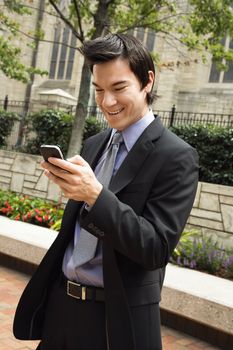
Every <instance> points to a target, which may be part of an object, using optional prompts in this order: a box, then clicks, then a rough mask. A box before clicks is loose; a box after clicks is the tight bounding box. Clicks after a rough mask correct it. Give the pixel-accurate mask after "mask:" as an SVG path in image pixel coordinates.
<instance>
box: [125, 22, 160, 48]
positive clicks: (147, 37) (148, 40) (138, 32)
mask: <svg viewBox="0 0 233 350" xmlns="http://www.w3.org/2000/svg"><path fill="white" fill-rule="evenodd" d="M128 33H129V34H131V35H134V36H135V37H136V38H137V39H138V40H140V41H141V42H142V43H143V44H144V45H145V46H146V47H147V49H148V50H149V51H150V52H152V51H153V50H154V45H155V32H153V31H152V30H151V29H148V28H147V29H144V28H137V29H134V30H133V29H132V30H130V31H129V32H128Z"/></svg>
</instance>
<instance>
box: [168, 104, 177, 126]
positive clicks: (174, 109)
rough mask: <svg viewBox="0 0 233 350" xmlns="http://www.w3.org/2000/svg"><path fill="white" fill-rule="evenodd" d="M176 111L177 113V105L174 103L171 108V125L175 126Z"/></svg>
mask: <svg viewBox="0 0 233 350" xmlns="http://www.w3.org/2000/svg"><path fill="white" fill-rule="evenodd" d="M175 113H176V106H175V105H173V106H172V109H171V119H170V125H169V127H170V126H173V122H174V118H175Z"/></svg>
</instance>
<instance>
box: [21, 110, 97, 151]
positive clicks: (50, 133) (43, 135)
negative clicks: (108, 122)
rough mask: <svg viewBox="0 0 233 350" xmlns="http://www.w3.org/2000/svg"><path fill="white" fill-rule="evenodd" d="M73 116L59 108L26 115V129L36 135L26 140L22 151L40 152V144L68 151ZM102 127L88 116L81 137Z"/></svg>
mask: <svg viewBox="0 0 233 350" xmlns="http://www.w3.org/2000/svg"><path fill="white" fill-rule="evenodd" d="M72 124H73V116H71V115H70V114H67V113H66V112H63V111H59V110H52V109H50V110H42V111H40V112H37V113H33V114H30V115H29V116H28V117H27V125H28V130H27V134H29V133H30V132H35V133H36V136H35V137H34V138H33V139H31V140H30V139H29V140H28V141H27V144H26V146H25V147H24V148H23V151H24V152H27V153H31V154H40V145H42V144H51V145H59V146H60V147H61V149H62V151H63V153H64V154H66V153H67V151H68V146H69V140H70V136H71V129H72ZM102 129H103V127H102V124H101V123H100V122H99V121H98V120H97V119H96V118H95V117H88V118H87V119H86V121H85V126H84V133H83V139H84V140H85V139H86V138H88V137H90V136H92V135H95V134H97V133H98V132H100V131H101V130H102Z"/></svg>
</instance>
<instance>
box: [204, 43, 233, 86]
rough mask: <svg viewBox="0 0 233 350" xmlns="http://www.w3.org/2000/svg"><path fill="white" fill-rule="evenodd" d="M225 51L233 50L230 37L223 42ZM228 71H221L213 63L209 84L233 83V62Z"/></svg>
mask: <svg viewBox="0 0 233 350" xmlns="http://www.w3.org/2000/svg"><path fill="white" fill-rule="evenodd" d="M222 45H224V47H225V49H226V50H228V49H233V40H232V39H231V38H230V37H227V38H225V39H224V40H223V41H222ZM228 67H229V68H228V70H227V71H219V70H218V69H217V67H216V64H215V63H214V62H213V63H212V66H211V70H210V77H209V83H233V62H229V63H228Z"/></svg>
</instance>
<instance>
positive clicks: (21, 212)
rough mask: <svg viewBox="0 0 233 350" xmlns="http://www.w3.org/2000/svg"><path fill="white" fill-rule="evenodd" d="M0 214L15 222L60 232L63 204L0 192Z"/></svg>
mask: <svg viewBox="0 0 233 350" xmlns="http://www.w3.org/2000/svg"><path fill="white" fill-rule="evenodd" d="M0 214H1V215H4V216H7V217H9V218H10V219H13V220H20V221H24V222H28V223H31V224H35V225H39V226H43V227H48V228H52V229H54V230H59V228H60V223H61V218H62V215H63V208H62V204H61V203H56V202H48V201H45V200H43V199H40V198H30V197H29V196H26V195H19V194H17V193H14V192H5V191H1V190H0Z"/></svg>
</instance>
